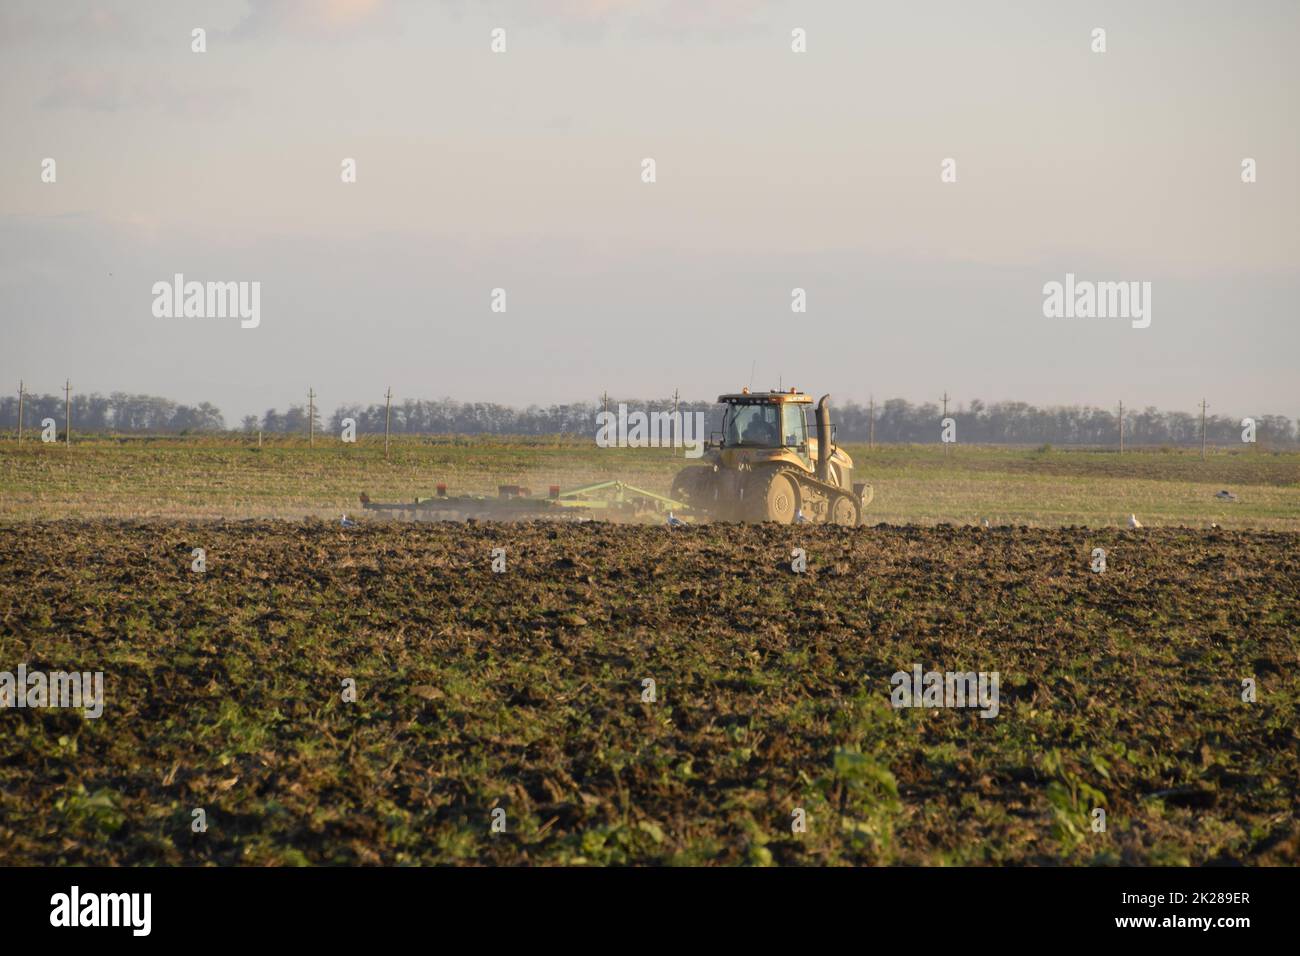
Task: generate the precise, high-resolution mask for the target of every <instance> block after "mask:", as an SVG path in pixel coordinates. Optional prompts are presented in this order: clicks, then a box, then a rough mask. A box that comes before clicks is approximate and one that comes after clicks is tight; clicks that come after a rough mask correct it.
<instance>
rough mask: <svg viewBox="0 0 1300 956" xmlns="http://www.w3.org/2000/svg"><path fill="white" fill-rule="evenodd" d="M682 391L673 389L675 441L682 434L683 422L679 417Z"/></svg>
mask: <svg viewBox="0 0 1300 956" xmlns="http://www.w3.org/2000/svg"><path fill="white" fill-rule="evenodd" d="M680 391H681V390H680V389H676V388H675V389H673V428H675V429H676V433H675V434H674V435H673V438H674V439H676V438H677V436H678V435H680V434H681V433H682V423H681V420H680V419H679V418H678V417H677V405H678V400H679V397H680V396H679V392H680ZM683 454H685V452H683Z"/></svg>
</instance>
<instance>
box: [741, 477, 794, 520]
mask: <svg viewBox="0 0 1300 956" xmlns="http://www.w3.org/2000/svg"><path fill="white" fill-rule="evenodd" d="M745 498H746V500H747V501H748V503H749V507H748V509H746V510H747V511H748V512H749V520H751V521H775V522H776V523H777V524H794V516H795V514H796V513H797V512H798V510H799V492H798V490H797V489H796V488H795V484H794V482H793V481H791V480H790V476H789V475H787V474H786V473H785V472H784V471H781V470H780V469H771V470H768V471H762V472H756V473H755V474H754V475H753V476H752V477H751V478H750V480H749V482H748V485H747V487H746V488H745Z"/></svg>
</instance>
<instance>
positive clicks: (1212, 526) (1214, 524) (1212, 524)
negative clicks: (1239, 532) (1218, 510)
mask: <svg viewBox="0 0 1300 956" xmlns="http://www.w3.org/2000/svg"><path fill="white" fill-rule="evenodd" d="M1210 530H1211V531H1218V530H1219V522H1217V521H1211V522H1210Z"/></svg>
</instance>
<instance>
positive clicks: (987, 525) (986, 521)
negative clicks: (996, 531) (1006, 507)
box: [980, 518, 992, 528]
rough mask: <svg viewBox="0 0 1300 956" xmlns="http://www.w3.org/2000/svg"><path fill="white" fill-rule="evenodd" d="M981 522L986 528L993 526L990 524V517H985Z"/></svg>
mask: <svg viewBox="0 0 1300 956" xmlns="http://www.w3.org/2000/svg"><path fill="white" fill-rule="evenodd" d="M980 524H981V525H982V526H983V527H985V528H991V527H992V525H991V524H989V519H988V518H985V519H984V520H983V521H982V522H980Z"/></svg>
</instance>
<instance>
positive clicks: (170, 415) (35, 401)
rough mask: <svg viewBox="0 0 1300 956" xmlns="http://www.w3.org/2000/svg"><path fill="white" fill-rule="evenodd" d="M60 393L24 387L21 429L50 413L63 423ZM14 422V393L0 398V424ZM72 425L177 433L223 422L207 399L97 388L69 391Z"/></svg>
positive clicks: (211, 428)
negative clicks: (193, 401)
mask: <svg viewBox="0 0 1300 956" xmlns="http://www.w3.org/2000/svg"><path fill="white" fill-rule="evenodd" d="M65 411H66V409H65V406H64V396H62V395H39V394H35V393H32V392H28V393H26V394H25V395H24V396H23V429H24V430H27V429H31V430H33V431H39V430H40V428H41V422H42V421H44V420H45V419H47V418H52V419H54V421H55V423H56V424H57V425H58V427H59V428H60V429H62V428H63V425H64V412H65ZM17 427H18V396H16V395H13V396H10V397H8V398H4V399H0V428H5V429H15V428H17ZM72 428H73V431H82V432H123V433H128V434H129V433H136V434H140V433H159V434H181V433H188V432H219V431H224V430H225V428H226V419H225V417H224V416H223V415H222V414H221V409H219V408H217V407H216V406H215V405H213V404H212V403H210V402H201V403H199V404H198V405H182V404H180V403H179V402H173V401H172V400H171V399H169V398H159V397H158V396H157V395H129V394H127V393H126V392H114V393H113V394H111V395H108V396H104V395H101V394H99V393H98V392H92V393H90V394H87V395H78V394H76V393H73V395H72Z"/></svg>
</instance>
